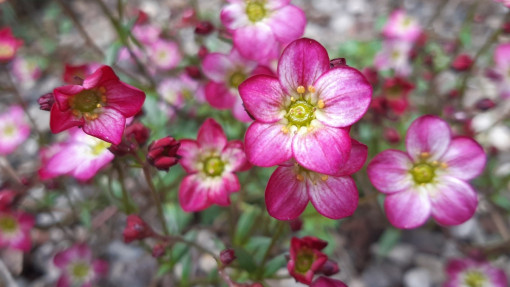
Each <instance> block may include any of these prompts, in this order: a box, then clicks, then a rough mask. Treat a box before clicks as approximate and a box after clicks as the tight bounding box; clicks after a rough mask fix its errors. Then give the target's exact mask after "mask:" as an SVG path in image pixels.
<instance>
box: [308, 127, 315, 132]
mask: <svg viewBox="0 0 510 287" xmlns="http://www.w3.org/2000/svg"><path fill="white" fill-rule="evenodd" d="M314 129H315V128H314V127H313V126H308V128H307V130H308V132H311V131H313V130H314Z"/></svg>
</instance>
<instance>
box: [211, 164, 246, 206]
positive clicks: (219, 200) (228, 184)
mask: <svg viewBox="0 0 510 287" xmlns="http://www.w3.org/2000/svg"><path fill="white" fill-rule="evenodd" d="M240 188H241V185H240V184H239V179H238V178H237V175H235V174H233V173H231V172H227V173H224V174H223V175H222V176H221V179H219V183H218V184H214V185H213V186H211V187H210V188H209V191H208V193H207V196H208V198H209V202H211V203H215V204H218V205H221V206H228V205H229V204H230V194H231V193H232V192H235V191H238V190H239V189H240Z"/></svg>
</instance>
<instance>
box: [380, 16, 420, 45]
mask: <svg viewBox="0 0 510 287" xmlns="http://www.w3.org/2000/svg"><path fill="white" fill-rule="evenodd" d="M421 32H422V29H421V27H420V24H419V23H418V21H416V19H414V18H413V17H411V16H409V15H407V14H406V12H405V11H404V10H402V9H397V10H395V11H393V12H392V13H391V15H390V19H389V20H388V22H387V23H386V25H385V26H384V28H383V35H384V37H386V38H389V39H398V40H402V41H406V42H411V43H414V42H415V41H416V40H417V39H418V38H419V37H420V35H421Z"/></svg>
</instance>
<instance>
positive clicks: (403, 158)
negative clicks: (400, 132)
mask: <svg viewBox="0 0 510 287" xmlns="http://www.w3.org/2000/svg"><path fill="white" fill-rule="evenodd" d="M406 147H407V153H405V152H402V151H398V150H386V151H383V152H382V153H380V154H378V155H377V156H376V157H375V158H374V159H372V161H371V162H370V164H369V165H368V169H367V172H368V176H369V178H370V181H371V182H372V184H373V185H374V186H375V187H376V188H377V189H378V190H379V191H381V192H383V193H385V194H386V195H387V196H386V199H385V201H384V208H385V211H386V215H387V216H388V219H389V221H390V222H391V224H393V225H394V226H396V227H398V228H406V229H407V228H415V227H418V226H420V225H422V224H424V223H425V221H426V220H427V219H428V218H429V216H431V215H432V217H433V218H434V219H435V220H436V221H437V222H439V223H440V224H443V225H457V224H461V223H463V222H465V221H466V220H468V219H469V218H471V217H472V216H473V214H474V213H475V210H476V206H477V204H478V198H477V195H476V192H475V191H474V190H473V188H472V187H471V186H470V185H469V183H468V181H469V180H471V179H473V178H475V177H477V176H478V175H479V174H480V173H481V172H482V171H483V169H484V166H485V161H486V157H485V153H484V151H483V149H482V147H481V146H480V145H479V144H478V143H477V142H476V141H474V140H473V139H471V138H468V137H454V138H452V133H451V131H450V127H449V126H448V124H447V123H446V122H445V121H443V120H442V119H440V118H439V117H436V116H431V115H426V116H422V117H420V118H418V119H416V120H415V121H414V122H413V123H412V124H411V126H410V127H409V130H408V131H407V135H406Z"/></svg>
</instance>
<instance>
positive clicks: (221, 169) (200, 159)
mask: <svg viewBox="0 0 510 287" xmlns="http://www.w3.org/2000/svg"><path fill="white" fill-rule="evenodd" d="M179 155H180V156H182V158H181V160H180V163H181V165H182V167H183V168H184V170H186V172H187V173H189V174H188V175H187V176H186V177H185V178H184V179H183V180H182V182H181V185H180V187H179V202H180V204H181V207H182V209H184V210H185V211H188V212H190V211H199V210H203V209H205V208H207V207H209V206H210V205H211V204H218V205H221V206H227V205H229V204H230V198H229V195H230V194H231V193H232V192H235V191H238V190H239V188H240V185H239V180H238V179H237V175H236V174H235V172H238V171H243V170H246V169H248V168H249V167H250V165H249V164H248V162H247V161H246V156H245V154H244V149H243V143H242V142H241V141H239V140H234V141H230V142H227V137H226V135H225V133H224V132H223V129H222V128H221V126H220V125H219V124H218V123H217V122H216V121H215V120H213V119H207V120H206V121H205V122H204V123H203V124H202V126H201V127H200V129H199V130H198V136H197V140H191V139H183V140H181V147H180V149H179Z"/></svg>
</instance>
